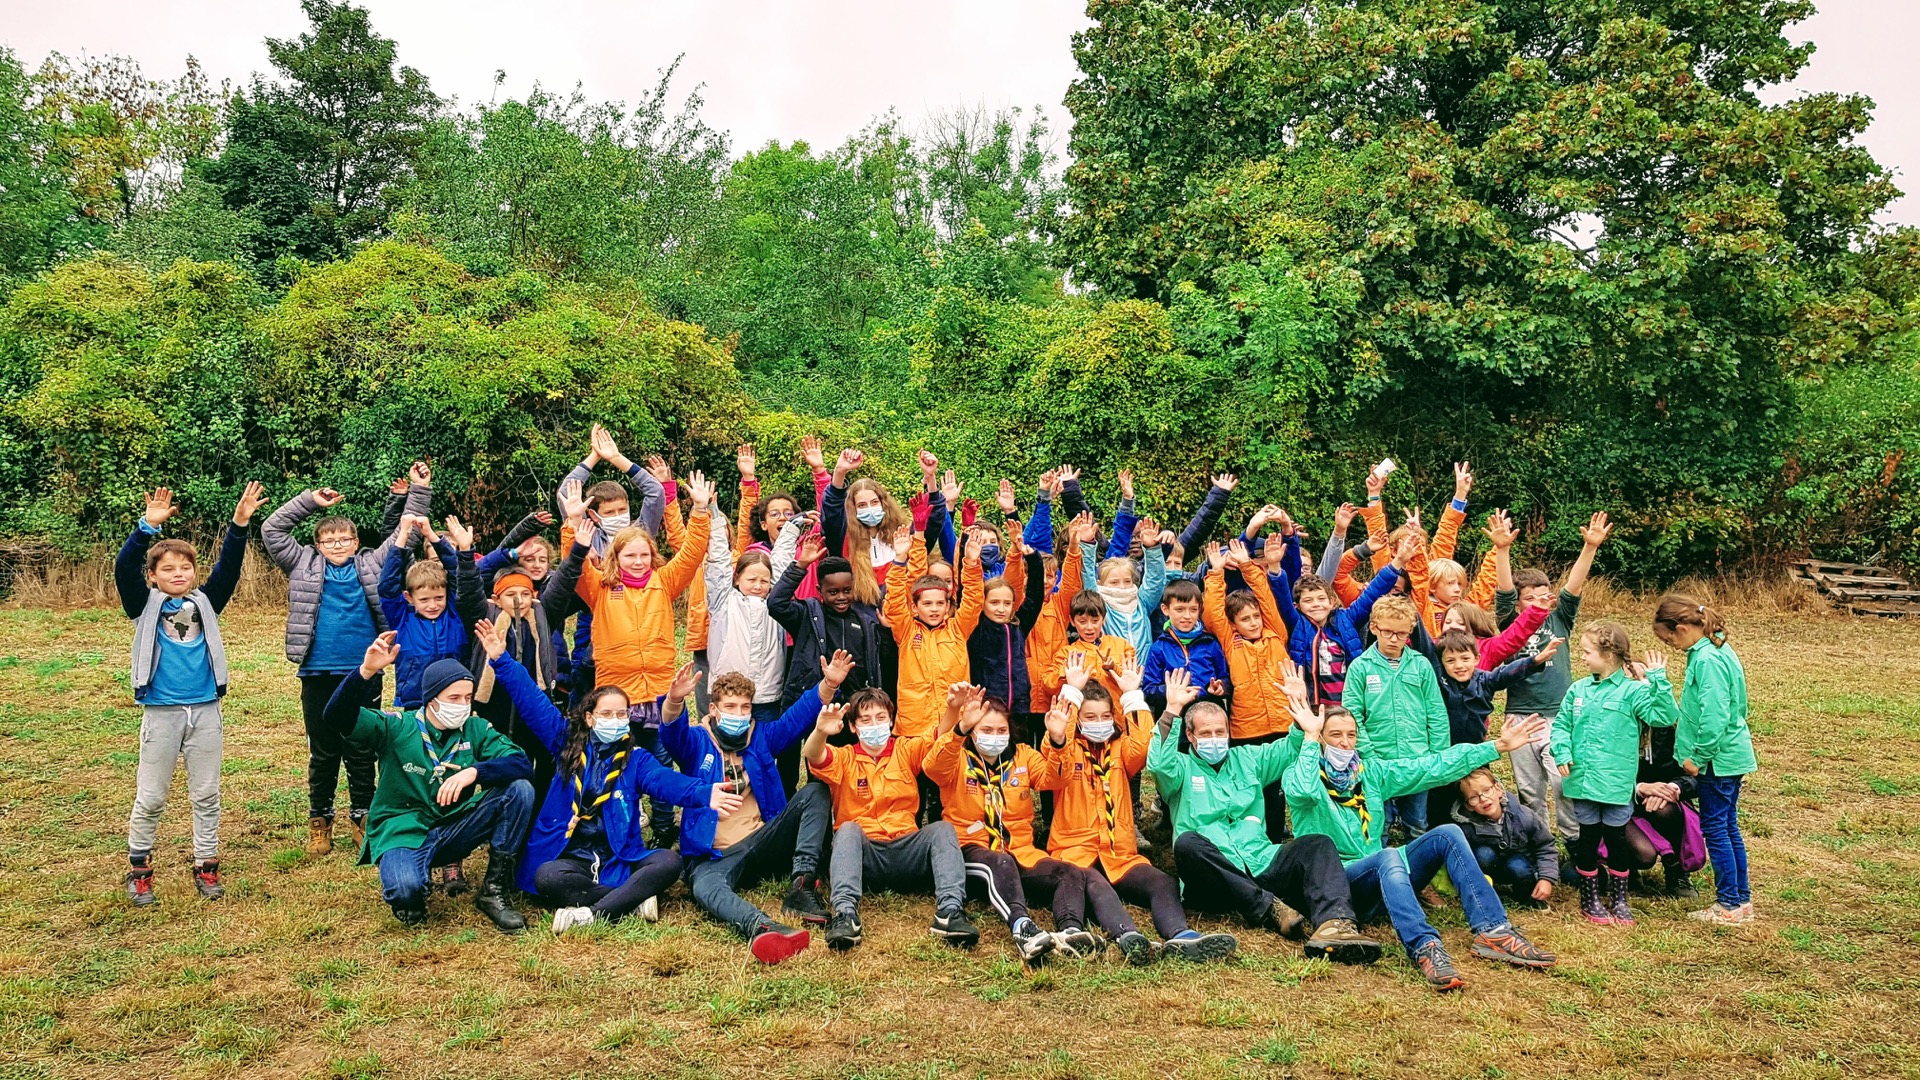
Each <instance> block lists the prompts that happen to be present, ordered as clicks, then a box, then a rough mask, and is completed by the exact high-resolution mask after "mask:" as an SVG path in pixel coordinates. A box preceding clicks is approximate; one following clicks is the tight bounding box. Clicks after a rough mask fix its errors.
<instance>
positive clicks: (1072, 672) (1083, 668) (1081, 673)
mask: <svg viewBox="0 0 1920 1080" xmlns="http://www.w3.org/2000/svg"><path fill="white" fill-rule="evenodd" d="M1091 678H1093V671H1092V670H1091V669H1090V668H1088V667H1087V653H1086V650H1085V649H1075V650H1073V651H1072V652H1070V653H1068V654H1067V663H1066V669H1065V673H1064V678H1063V681H1064V682H1065V683H1066V685H1068V686H1071V687H1073V688H1074V689H1075V690H1082V691H1084V690H1085V689H1086V688H1087V680H1088V679H1091Z"/></svg>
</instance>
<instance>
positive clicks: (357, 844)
mask: <svg viewBox="0 0 1920 1080" xmlns="http://www.w3.org/2000/svg"><path fill="white" fill-rule="evenodd" d="M347 831H349V832H351V833H353V850H355V851H361V850H364V849H365V848H366V846H367V812H366V811H365V810H355V811H353V812H352V813H350V814H348V815H347Z"/></svg>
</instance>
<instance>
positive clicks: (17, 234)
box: [0, 48, 97, 296]
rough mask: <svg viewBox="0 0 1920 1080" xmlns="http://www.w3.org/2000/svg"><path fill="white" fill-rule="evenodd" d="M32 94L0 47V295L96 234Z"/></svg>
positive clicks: (16, 64)
mask: <svg viewBox="0 0 1920 1080" xmlns="http://www.w3.org/2000/svg"><path fill="white" fill-rule="evenodd" d="M30 93H31V91H30V87H29V84H28V80H27V75H26V72H25V71H23V70H22V69H21V67H20V62H19V61H18V60H17V59H15V58H14V55H13V52H12V50H10V49H5V48H0V296H4V295H5V293H6V291H7V290H8V289H9V288H11V286H12V285H13V283H14V281H15V280H17V279H19V278H23V277H26V276H28V275H30V274H33V273H34V272H36V271H38V270H40V269H42V268H44V267H46V266H48V265H51V264H52V263H53V262H54V260H56V259H58V258H60V257H61V256H62V255H64V254H66V253H67V252H70V251H78V250H83V249H84V248H85V246H86V244H87V243H88V241H89V240H91V239H92V238H93V237H94V236H95V235H97V230H96V229H95V228H94V227H93V226H92V225H91V224H90V223H89V222H88V221H87V220H86V219H84V218H83V217H82V215H81V214H80V205H79V202H78V200H76V199H75V198H74V197H73V193H72V192H71V191H69V190H68V189H67V186H66V182H65V177H64V174H63V172H62V169H61V167H60V164H61V158H60V154H59V151H58V149H57V148H55V147H53V146H51V145H50V143H51V137H50V133H49V132H48V131H47V130H46V124H45V123H44V122H43V121H42V120H41V119H40V118H39V117H38V116H36V115H35V114H34V113H33V112H32V111H31V110H30V109H29V107H28V102H29V99H30Z"/></svg>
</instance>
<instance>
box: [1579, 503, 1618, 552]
mask: <svg viewBox="0 0 1920 1080" xmlns="http://www.w3.org/2000/svg"><path fill="white" fill-rule="evenodd" d="M1611 535H1613V523H1612V522H1611V521H1608V520H1607V512H1606V511H1605V510H1602V511H1600V512H1599V513H1596V514H1594V515H1593V517H1591V518H1588V519H1587V524H1586V527H1585V528H1583V529H1581V530H1580V539H1581V541H1582V542H1584V543H1585V544H1586V545H1587V546H1588V547H1590V548H1597V547H1599V546H1600V545H1601V544H1604V543H1606V542H1607V537H1609V536H1611Z"/></svg>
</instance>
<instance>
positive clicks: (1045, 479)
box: [1039, 469, 1060, 498]
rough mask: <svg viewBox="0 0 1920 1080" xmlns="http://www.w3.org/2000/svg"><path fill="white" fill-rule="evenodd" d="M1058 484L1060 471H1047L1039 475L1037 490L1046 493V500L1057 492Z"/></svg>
mask: <svg viewBox="0 0 1920 1080" xmlns="http://www.w3.org/2000/svg"><path fill="white" fill-rule="evenodd" d="M1059 483H1060V470H1059V469H1048V470H1047V471H1046V472H1043V473H1041V474H1040V488H1039V490H1041V491H1044V492H1046V493H1047V497H1048V498H1052V497H1053V496H1054V495H1055V494H1057V492H1058V485H1059Z"/></svg>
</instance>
